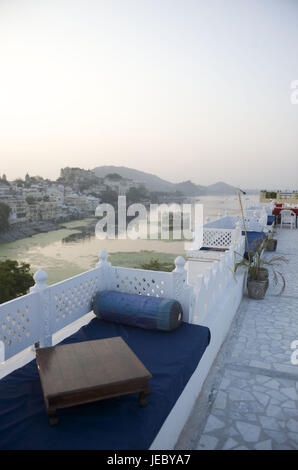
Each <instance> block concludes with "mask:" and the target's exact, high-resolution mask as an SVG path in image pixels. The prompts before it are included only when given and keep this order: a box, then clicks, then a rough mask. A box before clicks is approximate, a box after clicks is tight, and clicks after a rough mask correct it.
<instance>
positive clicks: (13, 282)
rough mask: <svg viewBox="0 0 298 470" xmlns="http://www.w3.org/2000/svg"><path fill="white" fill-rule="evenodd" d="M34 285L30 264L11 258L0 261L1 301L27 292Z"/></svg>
mask: <svg viewBox="0 0 298 470" xmlns="http://www.w3.org/2000/svg"><path fill="white" fill-rule="evenodd" d="M33 285H34V279H33V276H32V274H31V272H30V265H29V264H27V263H20V264H19V263H18V261H16V260H11V259H7V260H5V261H0V286H1V289H0V303H3V302H7V301H8V300H12V299H15V298H16V297H20V296H21V295H25V294H27V292H28V289H29V287H31V286H33Z"/></svg>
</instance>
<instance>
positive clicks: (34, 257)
mask: <svg viewBox="0 0 298 470" xmlns="http://www.w3.org/2000/svg"><path fill="white" fill-rule="evenodd" d="M258 200H259V196H258V195H250V196H248V197H246V196H243V199H242V202H243V204H244V205H245V204H250V205H254V204H255V203H256V202H257V201H258ZM197 201H198V202H199V203H201V204H203V207H204V218H205V217H207V216H209V217H210V219H211V220H213V219H214V218H216V217H217V215H218V214H219V213H222V214H223V215H224V213H225V211H226V210H228V211H229V214H230V215H237V214H240V207H239V200H238V197H237V196H229V197H228V196H224V197H221V198H219V197H216V196H204V197H201V198H199V199H197ZM89 223H90V220H88V219H84V220H79V221H78V220H75V221H72V222H67V223H64V224H63V225H64V226H65V228H63V229H61V230H56V231H53V232H48V233H41V234H38V235H34V236H32V237H28V238H25V239H23V240H18V241H15V242H10V243H2V244H0V259H1V260H4V259H8V258H9V259H16V260H18V261H20V262H21V261H24V262H26V263H29V264H30V265H31V270H32V272H35V271H36V270H37V269H44V270H45V271H46V272H47V274H48V283H49V284H53V283H55V282H59V281H62V280H63V279H66V278H69V277H72V276H75V275H76V274H79V273H81V272H84V271H87V270H89V269H91V268H93V267H95V264H96V263H97V260H98V253H99V252H100V250H103V249H105V250H106V251H107V252H108V253H109V255H110V256H109V261H111V262H112V264H114V265H117V266H128V267H140V265H141V264H142V263H147V262H149V261H150V259H151V258H157V259H159V261H160V262H166V263H168V262H169V263H170V262H173V261H174V259H175V258H176V256H178V255H182V256H183V255H184V242H183V241H166V240H150V239H149V240H141V239H139V240H130V239H126V240H119V239H115V240H110V239H106V240H99V239H98V238H96V237H95V236H92V237H85V238H78V239H74V240H72V241H68V242H67V243H66V242H65V239H66V237H68V236H69V235H71V234H75V233H80V230H78V229H76V227H79V226H80V227H81V226H84V225H85V226H87V225H88V224H89Z"/></svg>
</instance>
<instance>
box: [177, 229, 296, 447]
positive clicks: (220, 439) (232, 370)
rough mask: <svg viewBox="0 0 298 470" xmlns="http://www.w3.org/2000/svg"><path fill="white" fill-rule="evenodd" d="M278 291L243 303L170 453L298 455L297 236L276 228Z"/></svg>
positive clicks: (292, 232)
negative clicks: (281, 285) (281, 261)
mask: <svg viewBox="0 0 298 470" xmlns="http://www.w3.org/2000/svg"><path fill="white" fill-rule="evenodd" d="M276 236H277V239H278V244H277V251H276V252H274V253H266V257H268V258H271V257H272V256H279V255H284V256H286V258H287V259H288V260H289V263H288V264H285V265H283V266H282V268H281V270H282V272H283V274H284V276H285V279H286V288H285V291H284V293H283V294H282V295H281V296H277V295H276V289H275V288H274V285H273V282H272V278H271V279H270V287H269V289H268V291H267V293H266V296H265V299H264V300H259V301H257V300H252V299H249V298H248V297H244V298H243V301H242V303H241V305H240V308H239V311H238V312H237V315H236V317H235V319H234V321H233V324H232V327H231V330H230V332H229V335H228V337H227V338H226V340H225V342H224V344H223V346H222V348H221V350H220V352H219V354H218V356H217V358H216V360H215V362H214V364H213V366H212V368H211V370H210V372H209V375H208V377H207V379H206V382H205V384H204V386H203V389H202V392H201V394H200V396H199V398H198V400H197V402H196V404H195V406H194V409H193V412H192V415H191V417H190V419H189V420H188V423H187V424H186V426H185V428H184V430H183V432H182V434H181V436H180V438H179V441H178V443H177V445H176V449H180V450H181V449H198V450H213V449H214V450H217V449H218V450H219V449H222V450H224V449H235V450H241V449H254V450H255V449H257V450H269V449H276V450H278V449H298V365H294V364H292V362H291V355H292V353H293V350H292V349H291V344H292V342H293V341H295V340H298V249H297V248H298V230H291V229H287V228H284V229H282V230H280V229H277V234H276Z"/></svg>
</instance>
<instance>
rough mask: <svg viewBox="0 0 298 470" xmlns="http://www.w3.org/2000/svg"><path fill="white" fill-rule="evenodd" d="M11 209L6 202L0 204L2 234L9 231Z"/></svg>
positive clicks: (0, 230)
mask: <svg viewBox="0 0 298 470" xmlns="http://www.w3.org/2000/svg"><path fill="white" fill-rule="evenodd" d="M9 213H10V207H9V206H8V205H7V204H4V202H0V233H3V232H7V230H8V229H9Z"/></svg>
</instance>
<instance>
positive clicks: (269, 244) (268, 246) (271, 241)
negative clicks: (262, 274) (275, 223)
mask: <svg viewBox="0 0 298 470" xmlns="http://www.w3.org/2000/svg"><path fill="white" fill-rule="evenodd" d="M274 233H275V230H273V231H272V232H271V233H270V234H268V235H267V236H266V239H265V242H264V248H265V250H266V251H275V250H276V246H277V239H276V238H273V236H274Z"/></svg>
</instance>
